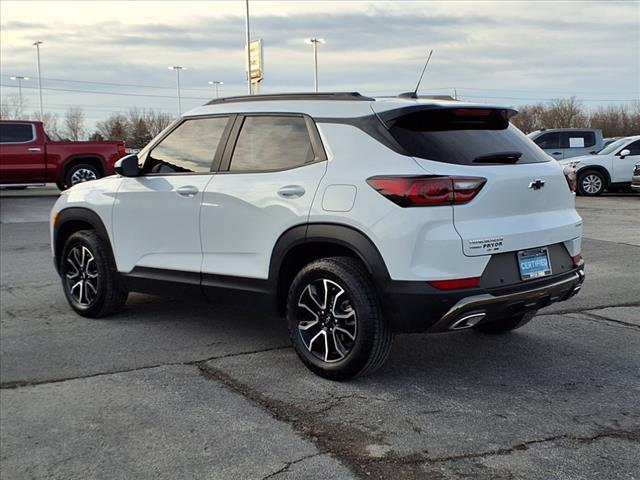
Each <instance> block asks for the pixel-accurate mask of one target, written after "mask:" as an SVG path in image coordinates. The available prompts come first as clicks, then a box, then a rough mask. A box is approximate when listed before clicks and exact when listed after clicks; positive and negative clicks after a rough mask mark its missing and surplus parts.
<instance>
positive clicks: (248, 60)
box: [244, 0, 251, 95]
mask: <svg viewBox="0 0 640 480" xmlns="http://www.w3.org/2000/svg"><path fill="white" fill-rule="evenodd" d="M244 26H245V33H246V35H247V93H249V95H251V34H250V33H249V0H245V17H244Z"/></svg>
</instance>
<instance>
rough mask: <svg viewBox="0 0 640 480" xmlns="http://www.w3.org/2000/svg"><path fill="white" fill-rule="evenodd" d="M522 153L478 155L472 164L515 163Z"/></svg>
mask: <svg viewBox="0 0 640 480" xmlns="http://www.w3.org/2000/svg"><path fill="white" fill-rule="evenodd" d="M521 156H522V152H494V153H489V154H487V155H480V156H479V157H476V158H474V159H473V163H517V162H518V160H520V157H521Z"/></svg>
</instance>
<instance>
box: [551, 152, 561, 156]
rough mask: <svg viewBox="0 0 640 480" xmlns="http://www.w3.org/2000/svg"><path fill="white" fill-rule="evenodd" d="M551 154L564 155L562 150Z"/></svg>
mask: <svg viewBox="0 0 640 480" xmlns="http://www.w3.org/2000/svg"><path fill="white" fill-rule="evenodd" d="M551 155H562V152H553V153H552V154H551Z"/></svg>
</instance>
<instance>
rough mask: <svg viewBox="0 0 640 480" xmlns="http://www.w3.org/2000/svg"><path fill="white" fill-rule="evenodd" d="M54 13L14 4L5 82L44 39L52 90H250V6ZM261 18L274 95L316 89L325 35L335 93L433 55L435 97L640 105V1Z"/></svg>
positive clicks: (105, 6) (272, 6) (257, 25)
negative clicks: (179, 71)
mask: <svg viewBox="0 0 640 480" xmlns="http://www.w3.org/2000/svg"><path fill="white" fill-rule="evenodd" d="M4 3H6V2H4ZM25 3H28V2H20V5H22V4H25ZM49 5H50V4H46V3H45V4H39V6H38V8H31V11H30V14H29V16H28V18H30V20H29V21H24V20H22V18H23V17H24V15H20V13H21V12H20V11H18V10H14V11H11V10H7V9H6V8H5V7H4V6H3V18H2V23H1V27H2V29H1V30H2V31H1V40H2V41H1V42H0V43H1V45H0V49H1V56H2V74H3V77H2V83H3V84H6V83H7V82H6V77H5V75H9V74H28V75H30V76H34V75H35V71H34V70H35V62H34V59H35V53H34V49H33V47H31V43H32V42H33V41H34V40H35V39H36V38H40V39H42V40H44V41H45V44H44V45H43V49H42V55H43V59H42V60H43V76H44V77H45V78H46V79H47V80H46V81H45V85H47V86H50V87H62V88H70V89H76V90H83V89H84V90H93V91H97V90H100V91H110V92H114V91H117V92H122V93H130V94H131V93H133V94H162V95H166V96H167V97H170V96H171V95H173V89H174V86H175V83H174V82H175V74H174V72H171V71H169V70H167V68H166V67H167V66H168V65H174V64H180V65H185V66H187V67H189V70H187V71H186V72H184V73H183V76H182V85H183V88H184V90H185V92H186V93H185V95H187V96H193V97H203V98H206V97H207V96H210V95H211V90H207V88H208V87H207V81H208V80H212V79H217V80H223V81H225V86H224V87H223V89H222V92H223V93H224V94H241V93H243V92H244V91H245V86H244V85H243V82H244V53H243V52H244V41H245V39H244V17H243V15H242V8H239V7H238V5H239V4H238V3H237V2H236V3H218V2H216V3H209V2H196V3H190V2H182V3H172V2H142V3H136V2H127V4H126V5H127V6H126V8H123V7H122V5H123V4H122V3H118V2H116V3H114V4H110V3H108V2H101V3H100V2H98V3H95V2H82V3H78V2H72V3H70V4H66V3H56V7H55V9H54V7H50V6H49ZM110 6H111V7H110ZM27 7H28V5H27V6H26V7H24V8H27ZM13 8H14V9H15V8H16V7H15V5H14V6H13ZM109 8H111V10H113V11H111V10H110V9H109ZM5 10H6V11H5ZM7 12H8V14H7ZM252 12H253V14H252V24H251V27H252V36H253V38H263V40H264V45H265V47H264V48H265V52H264V57H265V73H266V77H265V81H264V83H263V85H262V87H263V91H266V92H268V91H283V90H297V91H300V90H308V89H309V88H310V87H311V86H312V84H313V71H312V56H311V48H310V47H309V46H308V45H305V44H304V43H303V39H304V38H305V37H309V36H319V37H325V38H326V40H327V43H326V45H322V46H321V47H320V52H319V63H320V84H321V87H322V88H323V89H349V90H359V89H361V90H363V91H365V93H375V94H382V93H386V94H393V93H397V92H399V91H404V90H407V89H409V88H411V87H412V86H413V85H414V84H415V81H416V80H417V77H418V75H419V73H420V70H421V68H422V63H423V62H424V60H425V57H426V53H427V51H428V50H429V49H431V48H433V49H434V50H435V54H434V56H433V59H432V63H431V65H430V67H429V69H428V71H427V74H426V77H425V81H424V86H425V89H428V88H433V89H441V88H448V89H450V90H452V89H453V88H454V87H455V88H458V89H461V90H462V91H463V92H464V89H465V88H468V89H474V88H478V89H482V88H486V89H492V90H486V91H484V92H482V91H474V90H469V91H467V92H466V93H467V94H468V95H476V96H482V95H487V96H491V95H493V96H501V95H502V96H505V97H522V100H516V101H515V102H513V103H526V102H527V101H530V100H532V99H535V98H549V97H552V96H560V95H559V92H563V93H562V94H563V95H564V94H565V93H564V92H569V93H570V92H572V91H576V92H581V91H586V92H609V93H607V94H604V95H603V94H600V95H597V96H596V95H591V97H592V98H603V99H614V100H615V99H630V98H633V93H634V92H635V93H636V94H637V96H640V93H638V90H639V87H638V85H640V66H639V64H640V61H639V60H638V58H640V30H639V29H638V28H637V26H638V23H639V22H640V18H639V15H640V8H638V5H637V4H633V3H617V2H564V3H562V2H557V3H536V2H532V3H526V2H408V3H407V2H391V3H380V2H375V3H370V2H284V3H273V2H252ZM51 78H58V79H72V80H86V81H98V82H113V83H128V84H141V85H142V84H144V85H156V86H159V87H164V88H163V89H162V88H160V89H149V88H136V87H124V86H122V87H117V86H100V85H83V84H74V83H68V82H67V83H65V82H58V81H51V80H48V79H51ZM31 86H33V84H31ZM5 90H9V89H8V88H3V92H2V93H3V95H4V94H5ZM495 90H497V91H495ZM26 91H27V94H31V93H32V92H31V91H29V90H26ZM434 91H436V92H437V93H441V91H440V90H434ZM536 92H543V93H542V94H538V93H536ZM544 92H547V93H544ZM623 94H624V95H623ZM46 96H47V99H48V100H49V102H50V103H51V104H60V105H64V104H65V103H69V104H73V103H74V102H78V103H80V102H82V103H84V104H87V105H96V107H95V108H96V109H97V108H104V109H105V111H106V110H108V108H109V107H110V106H111V105H113V108H116V107H117V108H119V109H121V107H123V106H125V107H126V106H127V105H131V106H133V105H138V106H141V107H144V106H151V107H155V108H167V109H168V108H174V102H173V101H172V99H171V98H167V99H163V98H160V97H124V96H123V97H117V96H111V97H110V96H108V95H97V94H95V95H90V94H81V93H77V94H74V93H70V92H68V93H63V92H53V91H51V92H47V94H46ZM585 98H589V97H588V96H587V97H585ZM198 102H200V100H197V99H194V100H193V101H192V103H193V104H194V105H195V104H197V103H198ZM100 111H102V110H100ZM98 112H99V111H98V110H96V114H98Z"/></svg>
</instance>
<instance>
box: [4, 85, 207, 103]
mask: <svg viewBox="0 0 640 480" xmlns="http://www.w3.org/2000/svg"><path fill="white" fill-rule="evenodd" d="M0 86H2V87H9V88H17V87H16V86H15V85H8V84H4V83H3V84H1V85H0ZM22 88H28V89H31V90H33V89H36V87H22ZM42 90H48V91H52V92H69V93H91V94H94V95H120V96H124V97H150V98H175V95H157V94H151V93H130V92H103V91H100V90H77V89H73V90H72V89H69V88H53V87H43V88H42ZM182 98H185V99H189V100H211V97H182Z"/></svg>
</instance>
